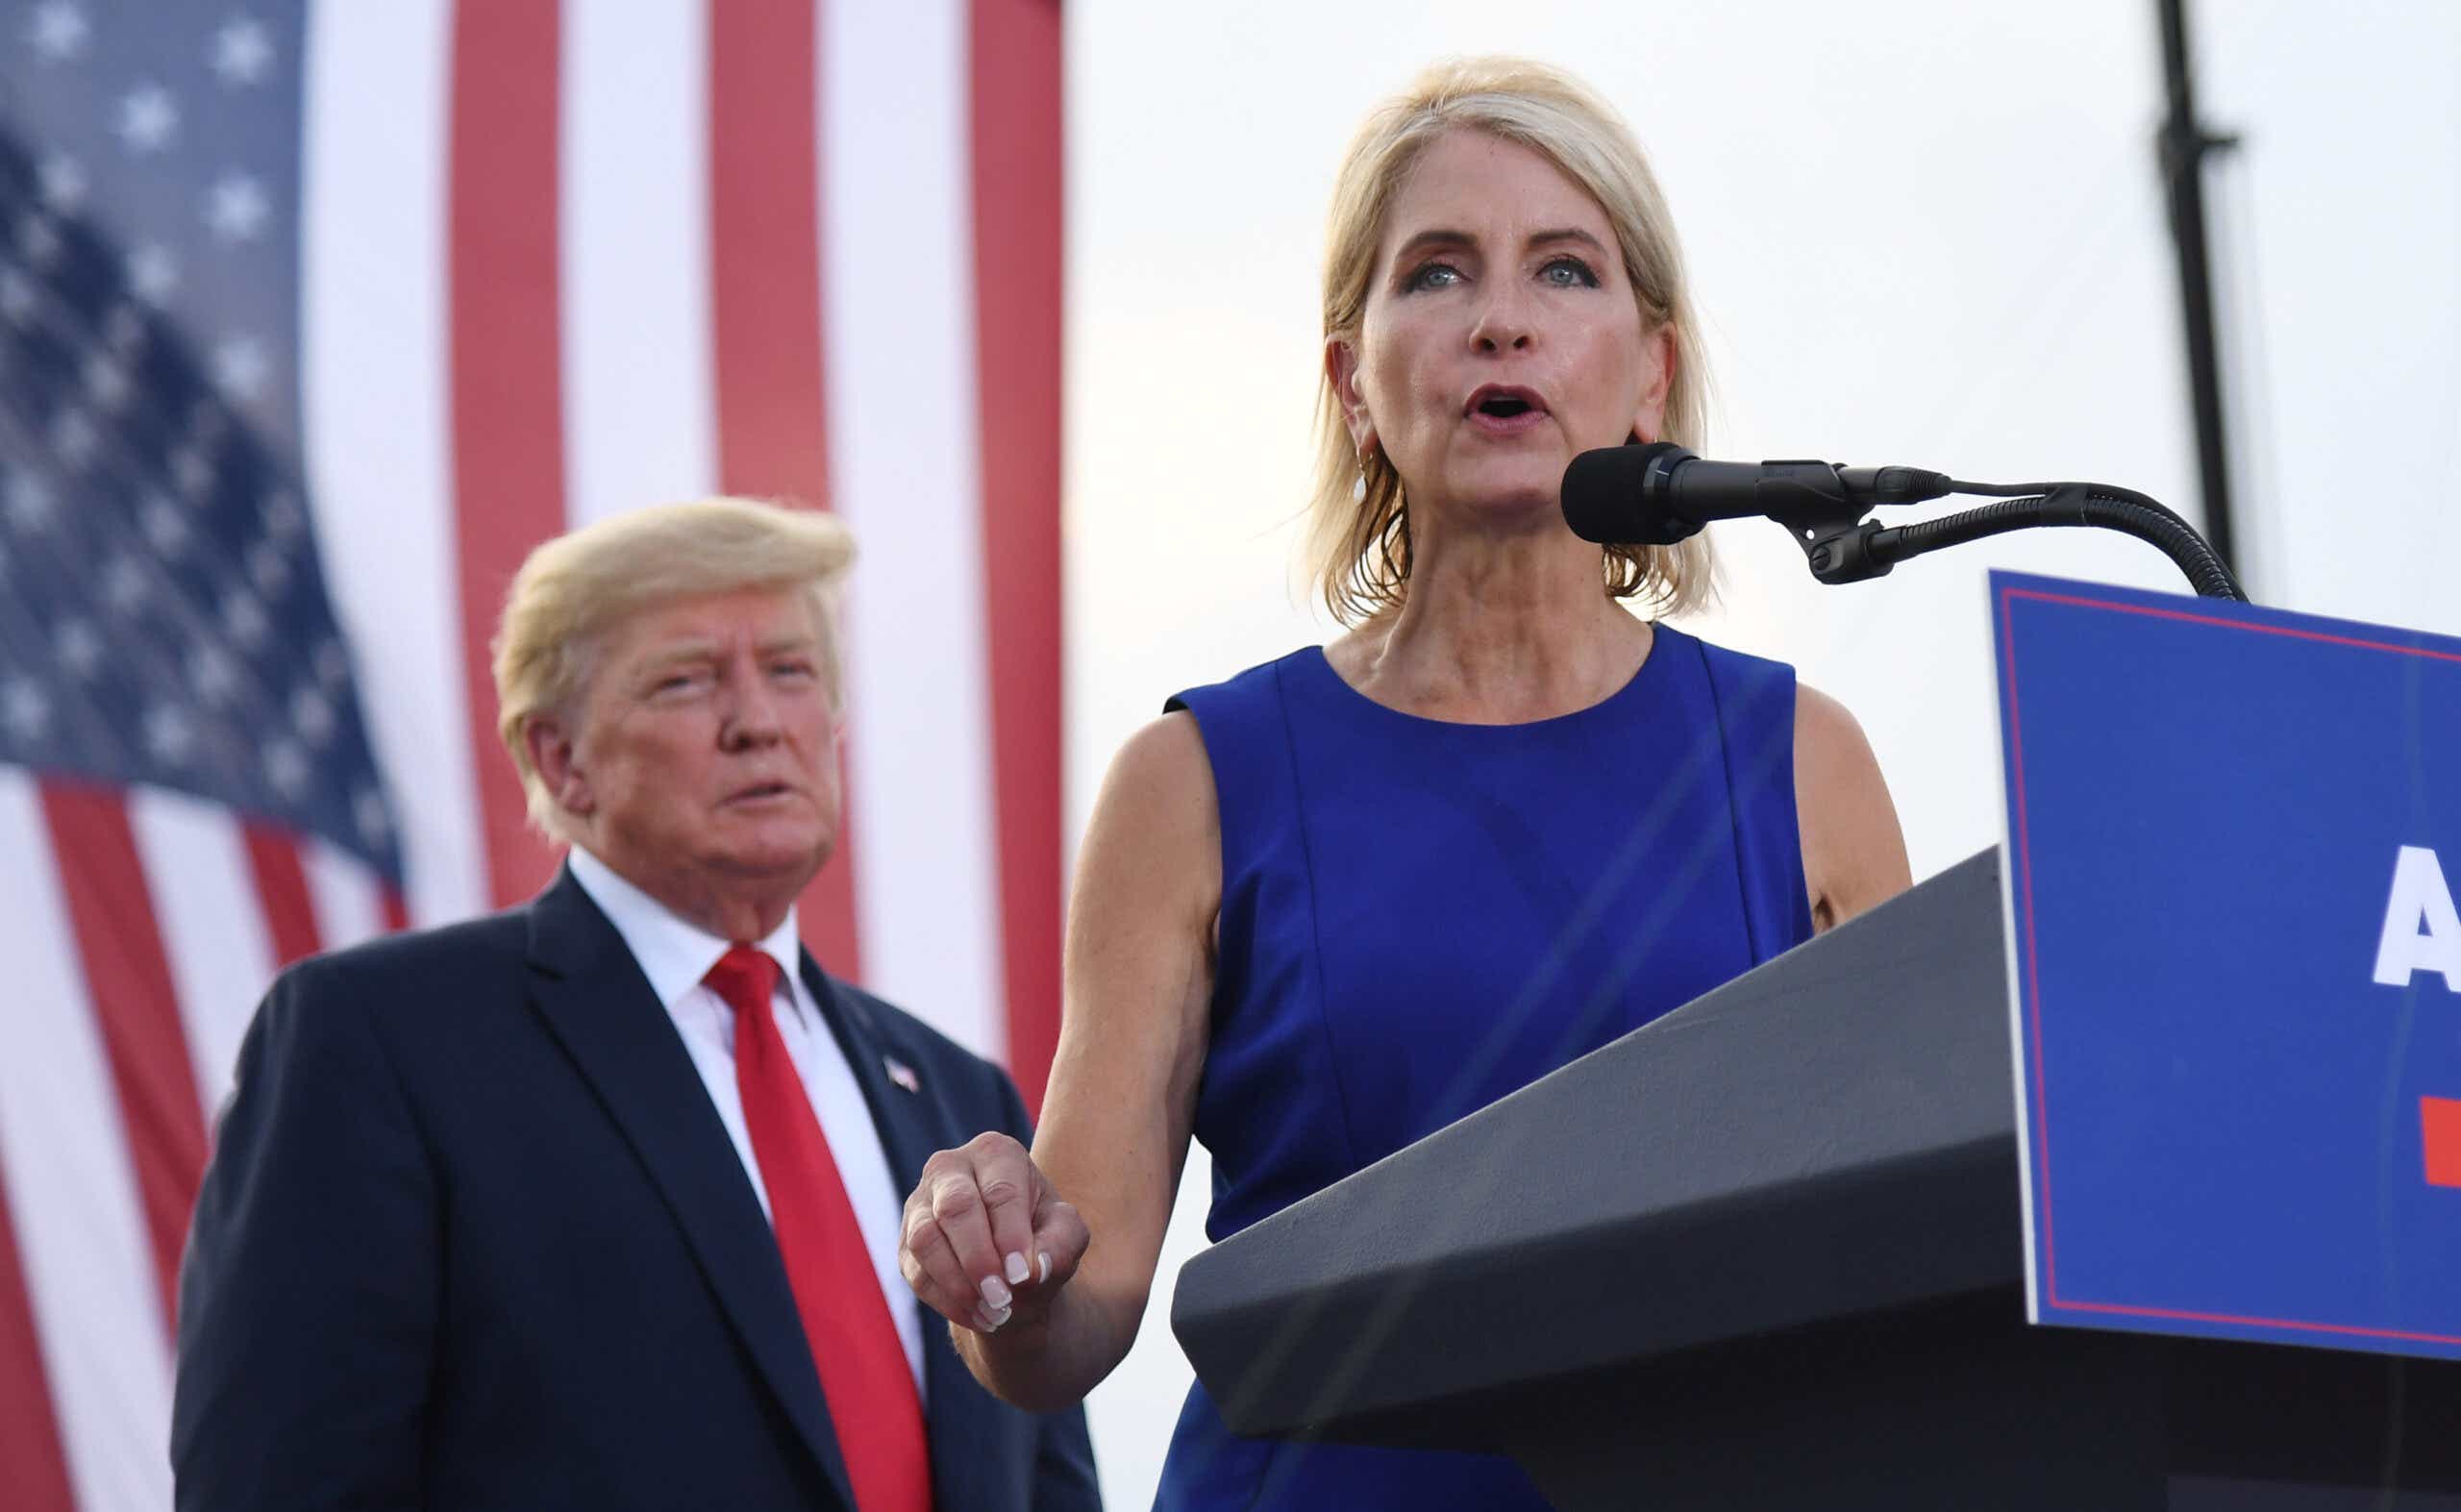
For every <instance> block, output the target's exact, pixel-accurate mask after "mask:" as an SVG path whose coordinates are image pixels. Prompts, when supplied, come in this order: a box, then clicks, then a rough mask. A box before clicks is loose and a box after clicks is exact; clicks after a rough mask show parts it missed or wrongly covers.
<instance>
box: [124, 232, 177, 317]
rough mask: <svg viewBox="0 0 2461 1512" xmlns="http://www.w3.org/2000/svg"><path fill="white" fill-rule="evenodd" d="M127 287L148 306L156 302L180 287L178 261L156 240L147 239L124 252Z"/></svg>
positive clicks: (168, 249)
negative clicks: (127, 253)
mask: <svg viewBox="0 0 2461 1512" xmlns="http://www.w3.org/2000/svg"><path fill="white" fill-rule="evenodd" d="M128 286H129V287H130V288H131V289H133V290H134V291H135V292H136V294H137V298H139V299H141V300H143V301H145V302H146V303H147V304H149V305H160V304H162V301H163V300H165V299H168V298H169V297H170V295H171V290H173V289H175V288H177V287H179V286H180V260H179V259H177V258H175V257H173V256H171V249H170V248H168V247H165V246H163V245H162V244H161V243H160V242H149V243H147V244H146V245H144V246H142V247H139V248H137V250H136V251H135V252H132V253H130V254H129V255H128Z"/></svg>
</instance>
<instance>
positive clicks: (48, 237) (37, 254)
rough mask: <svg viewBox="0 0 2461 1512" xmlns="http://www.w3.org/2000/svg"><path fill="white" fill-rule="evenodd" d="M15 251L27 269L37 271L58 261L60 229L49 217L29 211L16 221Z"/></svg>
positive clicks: (36, 211) (35, 211)
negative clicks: (21, 256)
mask: <svg viewBox="0 0 2461 1512" xmlns="http://www.w3.org/2000/svg"><path fill="white" fill-rule="evenodd" d="M17 251H18V252H19V253H20V254H22V255H23V256H24V258H25V260H26V265H27V266H28V267H31V268H34V269H37V271H39V270H41V269H43V268H47V267H49V266H51V265H52V263H54V262H55V261H58V260H59V259H60V228H59V227H58V226H55V225H53V224H52V223H51V217H50V216H48V215H46V214H44V213H43V212H42V211H38V210H30V211H26V212H25V214H24V215H22V216H20V217H18V220H17Z"/></svg>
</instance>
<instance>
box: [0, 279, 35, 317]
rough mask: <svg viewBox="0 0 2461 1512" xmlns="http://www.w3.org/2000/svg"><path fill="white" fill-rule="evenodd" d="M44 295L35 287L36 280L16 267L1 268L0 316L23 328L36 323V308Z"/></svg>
mask: <svg viewBox="0 0 2461 1512" xmlns="http://www.w3.org/2000/svg"><path fill="white" fill-rule="evenodd" d="M41 298H42V296H41V295H40V294H39V293H37V291H36V289H35V285H34V281H33V280H31V279H29V278H27V277H26V276H25V275H24V274H23V273H20V272H18V271H17V270H16V269H15V268H6V269H0V316H5V317H6V318H7V319H8V322H9V324H11V325H12V326H16V327H18V328H19V329H21V330H22V329H23V328H25V327H26V326H28V325H31V324H33V323H34V318H35V308H36V306H37V305H38V304H40V303H41Z"/></svg>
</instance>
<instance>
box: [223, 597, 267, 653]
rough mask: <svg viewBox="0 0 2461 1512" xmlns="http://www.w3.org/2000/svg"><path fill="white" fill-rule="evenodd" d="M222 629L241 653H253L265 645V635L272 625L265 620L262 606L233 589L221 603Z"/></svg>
mask: <svg viewBox="0 0 2461 1512" xmlns="http://www.w3.org/2000/svg"><path fill="white" fill-rule="evenodd" d="M222 628H223V629H224V630H227V631H229V632H231V638H232V639H233V640H236V641H237V642H238V643H239V649H241V650H242V651H254V650H256V649H257V648H258V647H260V646H261V645H263V644H264V643H265V634H266V632H268V631H271V630H272V629H273V625H272V623H271V622H270V621H268V620H267V619H266V618H265V609H264V606H263V605H261V604H259V603H258V602H257V601H256V598H255V596H254V595H252V594H248V593H245V592H242V591H241V590H239V589H237V588H233V589H232V590H231V592H230V595H229V596H228V597H227V598H225V599H224V600H223V601H222Z"/></svg>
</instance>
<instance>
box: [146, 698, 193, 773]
mask: <svg viewBox="0 0 2461 1512" xmlns="http://www.w3.org/2000/svg"><path fill="white" fill-rule="evenodd" d="M195 749H196V731H195V729H194V728H193V727H191V726H190V725H189V724H188V716H187V715H186V714H184V713H182V712H180V710H178V709H176V708H173V707H172V706H170V705H168V704H157V705H156V706H153V707H152V708H149V709H147V710H146V711H145V750H146V752H147V754H149V755H151V756H153V757H154V759H155V760H156V761H158V762H160V763H161V764H162V765H163V766H181V765H185V764H186V761H187V758H188V753H189V752H191V751H193V750H195Z"/></svg>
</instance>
